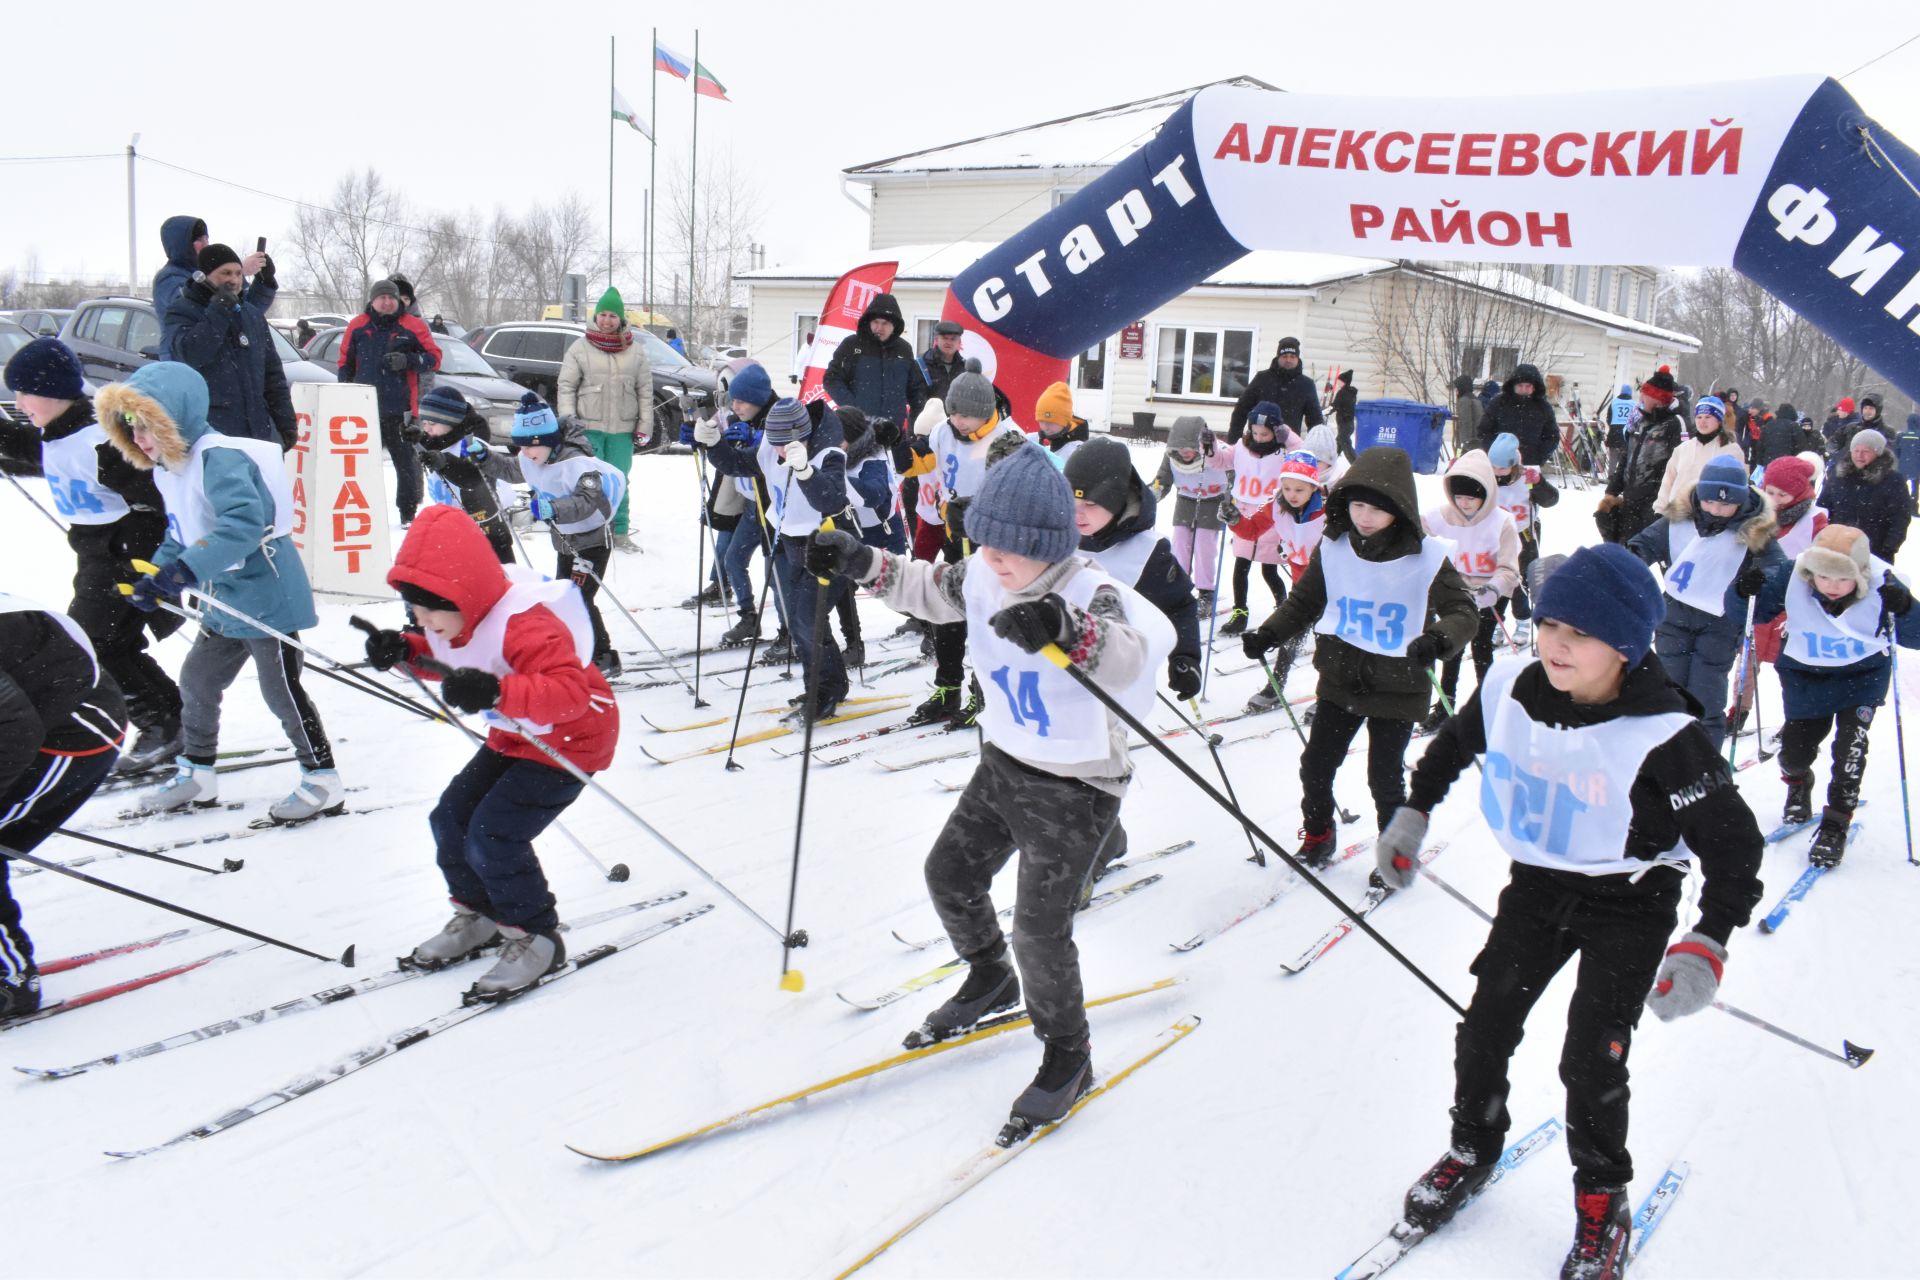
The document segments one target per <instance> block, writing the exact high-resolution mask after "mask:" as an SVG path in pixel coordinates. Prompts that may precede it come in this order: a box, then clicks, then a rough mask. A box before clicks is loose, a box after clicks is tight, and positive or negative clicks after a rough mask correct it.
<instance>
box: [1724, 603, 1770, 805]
mask: <svg viewBox="0 0 1920 1280" xmlns="http://www.w3.org/2000/svg"><path fill="white" fill-rule="evenodd" d="M1759 603H1760V597H1759V596H1757V595H1753V596H1748V597H1747V637H1746V639H1747V643H1746V647H1745V649H1744V650H1743V652H1742V655H1741V659H1740V685H1739V687H1738V688H1737V689H1735V691H1734V695H1733V705H1734V706H1736V707H1738V706H1739V705H1740V699H1742V698H1744V697H1746V696H1747V681H1748V679H1750V678H1751V677H1752V675H1753V610H1754V606H1756V605H1757V604H1759ZM1728 727H1729V728H1731V727H1732V726H1728ZM1756 732H1758V730H1756ZM1739 741H1740V740H1739V738H1737V737H1736V736H1735V735H1734V734H1732V733H1728V734H1727V770H1728V772H1732V770H1733V757H1734V750H1735V748H1736V746H1737V745H1738V744H1739ZM1760 745H1761V746H1762V747H1765V746H1766V744H1765V743H1764V742H1763V743H1761V744H1760Z"/></svg>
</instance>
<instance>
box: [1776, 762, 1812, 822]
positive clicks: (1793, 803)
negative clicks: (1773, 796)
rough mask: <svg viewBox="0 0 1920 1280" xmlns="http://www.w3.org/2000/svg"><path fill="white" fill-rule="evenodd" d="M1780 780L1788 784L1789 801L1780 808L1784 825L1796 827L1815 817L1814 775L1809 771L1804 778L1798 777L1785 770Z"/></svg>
mask: <svg viewBox="0 0 1920 1280" xmlns="http://www.w3.org/2000/svg"><path fill="white" fill-rule="evenodd" d="M1780 781H1782V782H1784V783H1786V784H1787V803H1786V804H1785V805H1784V806H1782V807H1781V810H1780V821H1781V823H1782V825H1784V826H1789V827H1795V826H1799V825H1800V824H1801V823H1803V822H1807V821H1809V820H1811V819H1812V817H1813V775H1812V774H1811V773H1809V774H1807V775H1806V776H1805V777H1804V778H1796V777H1794V776H1793V775H1792V774H1790V773H1787V772H1785V771H1784V770H1783V771H1782V772H1781V774H1780Z"/></svg>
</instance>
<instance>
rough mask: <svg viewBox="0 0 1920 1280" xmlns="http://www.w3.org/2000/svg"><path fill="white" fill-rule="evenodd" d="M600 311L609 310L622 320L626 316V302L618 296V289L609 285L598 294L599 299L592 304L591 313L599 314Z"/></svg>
mask: <svg viewBox="0 0 1920 1280" xmlns="http://www.w3.org/2000/svg"><path fill="white" fill-rule="evenodd" d="M602 311H611V312H613V314H615V315H617V316H619V317H620V318H621V319H622V320H625V319H626V318H627V304H626V302H625V300H623V299H622V298H621V297H620V291H619V290H618V289H615V288H612V287H611V286H609V287H608V289H607V291H606V292H605V293H603V294H601V295H600V301H598V302H596V303H594V304H593V314H595V315H599V314H600V313H601V312H602Z"/></svg>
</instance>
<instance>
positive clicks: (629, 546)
mask: <svg viewBox="0 0 1920 1280" xmlns="http://www.w3.org/2000/svg"><path fill="white" fill-rule="evenodd" d="M613 549H614V550H615V551H625V552H627V553H629V554H631V553H633V552H636V551H638V550H640V544H639V543H637V542H635V541H634V540H633V535H632V534H630V533H616V534H614V535H613ZM702 594H703V595H704V594H705V593H704V592H702ZM719 602H720V592H719V588H717V587H716V588H714V603H715V604H718V603H719Z"/></svg>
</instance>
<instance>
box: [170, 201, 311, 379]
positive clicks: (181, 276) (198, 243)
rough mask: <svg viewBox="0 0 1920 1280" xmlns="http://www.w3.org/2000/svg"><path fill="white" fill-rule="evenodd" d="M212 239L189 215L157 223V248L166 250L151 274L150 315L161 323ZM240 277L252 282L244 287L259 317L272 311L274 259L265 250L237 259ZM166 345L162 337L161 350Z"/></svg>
mask: <svg viewBox="0 0 1920 1280" xmlns="http://www.w3.org/2000/svg"><path fill="white" fill-rule="evenodd" d="M211 239H212V237H211V236H209V235H208V234H207V224H206V223H205V222H203V221H201V220H200V219H199V218H196V217H194V216H193V215H191V214H186V213H181V214H175V215H174V216H173V217H171V218H168V219H167V220H166V221H165V222H163V223H161V224H160V247H161V248H162V249H164V250H166V254H167V263H166V265H165V266H163V267H161V268H160V269H159V270H158V271H156V272H154V273H153V314H155V315H156V316H159V317H161V320H162V322H163V323H164V322H165V318H166V314H167V308H168V307H170V306H172V305H173V300H174V299H175V298H177V297H179V296H180V291H181V290H182V289H184V288H186V287H187V281H189V280H191V279H193V273H194V272H196V271H198V270H199V269H200V262H199V258H200V251H201V250H202V249H204V248H206V247H207V242H208V241H209V240H211ZM240 274H241V275H243V276H247V277H248V278H250V279H251V280H252V281H253V283H252V284H250V285H248V286H247V301H248V302H251V303H252V304H253V305H254V306H256V307H258V308H260V314H261V315H265V314H267V312H269V311H271V310H273V300H274V297H275V296H276V295H277V294H278V293H279V292H280V288H279V286H278V285H277V284H276V283H274V278H273V259H272V258H270V257H268V256H267V255H266V253H265V252H264V251H261V250H255V251H254V252H253V253H250V254H248V255H247V256H246V257H244V258H242V259H241V260H240ZM165 345H166V339H165V337H164V335H163V336H162V338H161V346H162V349H164V348H165Z"/></svg>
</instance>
